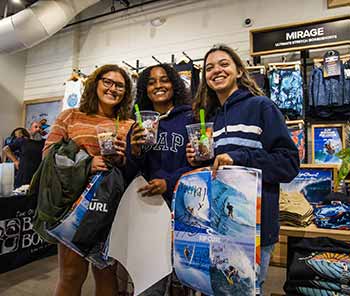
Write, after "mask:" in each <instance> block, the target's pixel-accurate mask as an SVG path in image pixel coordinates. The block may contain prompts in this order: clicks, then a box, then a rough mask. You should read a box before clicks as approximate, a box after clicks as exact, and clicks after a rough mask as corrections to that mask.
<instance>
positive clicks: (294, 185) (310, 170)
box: [280, 164, 337, 205]
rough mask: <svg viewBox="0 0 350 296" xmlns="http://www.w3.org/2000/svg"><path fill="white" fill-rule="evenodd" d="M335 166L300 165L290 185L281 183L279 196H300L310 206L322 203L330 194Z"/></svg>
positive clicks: (334, 175) (334, 176)
mask: <svg viewBox="0 0 350 296" xmlns="http://www.w3.org/2000/svg"><path fill="white" fill-rule="evenodd" d="M336 172H337V166H336V165H328V166H327V167H325V166H324V165H322V166H321V165H312V164H311V165H310V164H302V165H301V167H300V171H299V174H298V175H297V176H296V177H295V178H294V179H293V181H292V182H290V183H282V184H281V186H280V190H281V194H283V193H285V194H288V195H289V196H290V197H292V196H293V195H298V194H302V195H303V196H304V197H305V198H306V199H307V201H308V202H309V203H310V204H311V205H315V204H318V203H320V202H323V201H324V199H325V197H326V196H327V195H328V194H330V193H331V192H332V186H333V183H334V180H335V178H336Z"/></svg>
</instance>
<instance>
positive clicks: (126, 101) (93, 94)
mask: <svg viewBox="0 0 350 296" xmlns="http://www.w3.org/2000/svg"><path fill="white" fill-rule="evenodd" d="M111 71H112V72H118V73H120V74H121V75H122V76H123V77H124V80H125V94H124V97H123V100H122V101H121V102H120V103H119V104H118V105H117V106H115V107H114V109H113V113H114V116H115V117H117V115H119V117H120V119H128V118H129V116H130V108H131V101H132V98H131V88H132V84H131V80H130V77H129V75H128V74H127V73H126V71H125V70H124V69H123V68H121V67H119V66H118V65H115V64H107V65H104V66H102V67H99V68H97V69H96V70H95V71H94V72H93V73H92V74H91V75H89V78H88V79H87V80H86V83H85V89H84V93H83V95H82V97H81V103H80V107H79V110H80V111H81V112H84V113H86V114H97V111H98V100H99V99H98V96H97V85H98V81H99V80H100V79H101V78H102V76H103V75H104V74H106V73H108V72H111Z"/></svg>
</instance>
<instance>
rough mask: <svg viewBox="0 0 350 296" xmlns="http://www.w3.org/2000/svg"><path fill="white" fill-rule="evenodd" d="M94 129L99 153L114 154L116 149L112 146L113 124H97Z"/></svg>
mask: <svg viewBox="0 0 350 296" xmlns="http://www.w3.org/2000/svg"><path fill="white" fill-rule="evenodd" d="M96 131H97V139H98V144H99V145H100V151H101V155H103V156H107V155H114V154H116V153H117V150H116V149H115V147H114V142H115V139H116V130H115V126H112V125H103V124H101V125H97V126H96Z"/></svg>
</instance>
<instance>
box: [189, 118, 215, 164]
mask: <svg viewBox="0 0 350 296" xmlns="http://www.w3.org/2000/svg"><path fill="white" fill-rule="evenodd" d="M213 126H214V123H213V122H206V123H205V134H206V138H204V139H201V124H200V123H195V124H190V125H186V129H187V134H188V139H189V141H190V143H191V145H192V147H193V148H194V150H195V152H196V155H195V160H196V161H204V160H209V159H212V158H213V157H214V138H213Z"/></svg>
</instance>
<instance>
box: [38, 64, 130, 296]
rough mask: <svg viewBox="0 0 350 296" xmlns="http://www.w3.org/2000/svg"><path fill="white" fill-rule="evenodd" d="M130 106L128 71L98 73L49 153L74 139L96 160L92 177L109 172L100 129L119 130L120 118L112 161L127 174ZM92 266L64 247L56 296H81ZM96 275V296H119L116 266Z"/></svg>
mask: <svg viewBox="0 0 350 296" xmlns="http://www.w3.org/2000/svg"><path fill="white" fill-rule="evenodd" d="M130 104H131V81H130V78H129V76H128V75H127V73H126V72H125V70H123V69H122V68H120V67H119V66H117V65H112V64H111V65H104V66H102V67H100V68H98V69H96V70H95V71H94V72H93V73H92V74H91V75H90V76H89V78H88V80H87V81H86V87H85V90H84V93H83V95H82V100H81V104H80V108H79V109H68V110H65V111H63V112H62V113H61V114H60V115H59V116H58V117H57V119H56V121H55V123H54V124H53V126H52V129H51V132H50V134H49V136H48V139H47V141H46V144H45V151H46V152H47V150H48V149H50V146H51V145H52V144H53V143H56V142H59V141H60V140H61V139H62V138H65V139H68V138H70V139H72V140H74V141H75V142H76V143H77V144H78V146H79V147H80V148H82V149H84V150H85V151H86V152H87V153H88V154H89V155H90V156H92V162H91V174H93V173H95V172H97V171H106V170H107V164H106V162H105V161H106V158H104V157H103V156H101V150H100V146H99V144H98V138H97V130H96V126H98V125H100V124H101V125H104V126H109V127H114V128H115V126H116V121H117V118H119V119H120V120H118V130H117V138H116V140H115V141H114V142H112V145H114V148H115V151H116V153H115V154H114V155H113V156H112V158H108V159H109V160H112V163H113V164H115V165H116V166H118V167H119V168H120V169H121V170H124V169H125V168H124V164H125V149H126V134H127V132H128V130H129V128H130V126H131V124H132V120H128V116H129V111H130ZM113 139H114V137H113ZM88 266H89V263H88V261H86V260H85V259H84V258H82V257H80V256H79V255H78V254H77V253H75V252H74V251H72V250H70V249H69V248H67V247H65V246H64V245H62V244H60V245H59V269H60V272H59V275H60V277H59V280H58V285H57V288H56V293H55V295H56V296H60V295H80V291H81V287H82V285H83V283H84V281H85V279H86V277H87V273H88ZM92 271H93V274H94V278H95V283H96V295H106V296H109V295H110V296H112V295H115V291H117V286H116V285H117V284H116V265H114V266H111V267H108V268H105V269H102V270H100V269H98V268H97V267H94V266H92Z"/></svg>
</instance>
